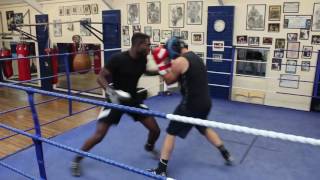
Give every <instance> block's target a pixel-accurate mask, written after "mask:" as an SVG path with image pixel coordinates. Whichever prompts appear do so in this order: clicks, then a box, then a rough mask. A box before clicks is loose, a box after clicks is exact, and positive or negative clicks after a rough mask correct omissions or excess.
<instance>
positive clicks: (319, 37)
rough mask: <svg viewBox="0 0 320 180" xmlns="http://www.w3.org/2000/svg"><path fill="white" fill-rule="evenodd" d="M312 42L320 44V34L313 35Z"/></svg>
mask: <svg viewBox="0 0 320 180" xmlns="http://www.w3.org/2000/svg"><path fill="white" fill-rule="evenodd" d="M311 44H314V45H320V35H312V37H311Z"/></svg>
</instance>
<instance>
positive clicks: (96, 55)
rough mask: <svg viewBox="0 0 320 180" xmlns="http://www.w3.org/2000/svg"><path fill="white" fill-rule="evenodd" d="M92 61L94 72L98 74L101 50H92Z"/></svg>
mask: <svg viewBox="0 0 320 180" xmlns="http://www.w3.org/2000/svg"><path fill="white" fill-rule="evenodd" d="M93 63H94V73H95V74H99V73H100V70H101V52H100V50H95V51H94V58H93Z"/></svg>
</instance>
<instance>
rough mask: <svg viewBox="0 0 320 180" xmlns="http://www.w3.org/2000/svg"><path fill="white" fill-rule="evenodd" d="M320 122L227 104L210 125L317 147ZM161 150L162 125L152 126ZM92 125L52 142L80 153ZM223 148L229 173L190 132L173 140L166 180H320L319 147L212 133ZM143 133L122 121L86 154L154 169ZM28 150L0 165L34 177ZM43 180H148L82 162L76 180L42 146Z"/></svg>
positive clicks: (165, 101) (166, 102)
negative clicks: (230, 160)
mask: <svg viewBox="0 0 320 180" xmlns="http://www.w3.org/2000/svg"><path fill="white" fill-rule="evenodd" d="M179 100H180V96H178V95H173V96H167V97H153V98H151V99H149V100H147V101H146V104H147V105H149V107H150V108H151V109H153V110H157V111H162V112H166V113H171V112H172V111H173V110H174V108H175V106H176V105H177V103H178V102H179ZM319 117H320V114H319V113H312V112H303V111H296V110H289V109H283V108H275V107H267V106H260V105H252V104H244V103H238V102H230V101H225V100H218V99H213V108H212V111H211V114H210V117H209V118H208V119H211V120H215V121H220V122H224V123H231V124H238V125H243V126H248V127H253V128H259V129H265V130H273V131H277V132H283V133H290V134H295V135H301V136H307V137H312V138H317V139H320V130H319V129H320V118H319ZM158 122H159V124H160V126H161V130H162V133H161V137H160V139H159V141H158V143H157V147H156V148H157V149H160V148H161V144H162V142H163V137H164V135H165V128H166V126H167V124H168V121H167V120H165V119H158ZM95 123H96V122H91V123H89V124H87V125H84V126H81V127H79V128H76V129H73V130H71V131H69V132H67V133H64V134H62V135H59V136H57V137H55V138H53V139H52V140H54V141H56V142H59V143H62V144H65V145H68V146H71V147H73V148H79V147H80V146H81V145H82V144H83V142H84V140H86V138H88V137H89V136H90V135H91V134H92V133H93V131H94V130H95ZM217 132H219V134H220V136H221V137H222V139H223V140H224V142H225V145H226V147H227V148H228V149H230V151H231V152H232V154H233V156H234V157H235V159H236V164H235V166H232V167H229V166H225V165H224V161H223V159H222V157H221V156H220V154H219V153H218V151H217V150H216V149H215V148H213V147H212V146H211V145H210V144H209V143H208V142H207V141H206V140H205V138H204V137H202V136H201V135H199V133H198V132H197V131H196V130H195V129H193V130H192V131H191V133H190V134H189V135H188V137H187V138H186V139H185V140H181V139H177V143H176V148H175V150H174V153H173V156H172V158H171V160H170V162H169V169H168V171H169V175H170V177H173V178H176V179H179V180H182V179H183V180H199V179H200V180H213V179H217V180H257V179H259V180H270V179H272V180H301V179H308V180H319V178H320V171H319V167H320V149H319V147H315V146H311V145H305V144H300V143H292V142H287V141H281V140H275V139H270V138H263V137H257V136H253V135H246V134H241V133H235V132H230V131H224V130H219V129H217ZM146 136H147V131H146V130H145V129H144V128H143V126H142V125H141V124H140V123H134V122H133V121H132V120H131V119H130V118H129V117H128V116H124V117H123V118H122V121H121V123H120V124H119V125H118V126H117V127H114V128H112V129H110V131H109V133H108V134H107V136H106V138H105V139H104V140H103V141H102V142H101V143H100V144H99V145H97V146H96V147H94V148H93V149H92V151H91V152H92V153H94V154H96V155H99V156H103V157H105V158H108V159H112V160H115V161H117V162H121V163H124V164H127V165H130V166H134V167H137V168H140V169H147V168H152V167H155V166H156V165H157V161H158V159H157V158H155V157H154V156H152V155H151V154H148V153H147V152H145V151H144V150H143V145H144V143H145V141H146ZM34 152H35V150H34V148H33V147H31V148H28V149H26V150H24V151H21V152H19V153H17V154H14V155H12V156H10V157H7V158H5V159H3V162H5V163H7V164H10V165H14V166H15V167H16V168H18V169H20V170H23V171H25V172H27V173H29V174H32V175H34V176H36V177H38V176H39V175H38V174H39V173H38V167H37V164H36V157H35V153H34ZM44 155H45V164H46V170H47V176H48V179H63V180H65V179H86V180H100V179H101V180H102V179H104V180H105V179H110V180H141V179H149V178H147V177H144V176H141V175H137V174H134V173H132V172H128V171H125V170H123V169H119V168H115V167H113V166H110V165H107V164H103V163H101V162H97V161H94V160H92V159H85V160H84V161H83V164H82V167H83V173H84V174H83V176H82V177H80V178H74V177H72V176H71V175H70V171H69V167H70V162H71V160H72V158H73V157H74V154H73V153H69V152H67V151H64V150H61V149H58V148H56V147H53V146H50V145H47V144H44ZM0 179H1V180H21V179H24V178H23V177H22V176H20V175H17V174H15V173H13V172H11V171H10V170H8V169H6V168H3V167H1V166H0Z"/></svg>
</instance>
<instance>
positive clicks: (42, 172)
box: [27, 91, 47, 180]
mask: <svg viewBox="0 0 320 180" xmlns="http://www.w3.org/2000/svg"><path fill="white" fill-rule="evenodd" d="M27 93H28V101H29V104H30V109H31V112H32V119H33V123H34V129H35V133H36V134H35V135H36V136H37V137H41V129H40V123H39V119H38V114H37V110H36V106H35V104H34V98H33V94H34V93H33V92H31V91H27ZM32 140H33V143H34V145H35V148H36V155H37V162H38V167H39V172H40V177H41V179H42V180H46V179H47V175H46V169H45V167H44V158H43V148H42V141H40V140H38V139H32Z"/></svg>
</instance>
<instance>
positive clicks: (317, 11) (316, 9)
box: [311, 3, 320, 32]
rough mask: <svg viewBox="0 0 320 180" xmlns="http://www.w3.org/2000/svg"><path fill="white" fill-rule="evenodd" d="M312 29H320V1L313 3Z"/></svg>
mask: <svg viewBox="0 0 320 180" xmlns="http://www.w3.org/2000/svg"><path fill="white" fill-rule="evenodd" d="M311 30H312V31H316V32H319V31H320V3H314V4H313V16H312V29H311Z"/></svg>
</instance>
